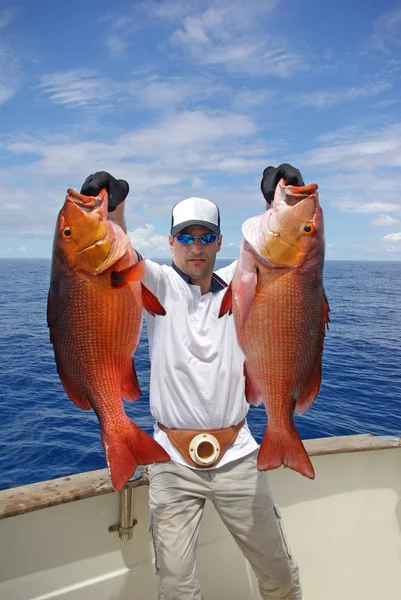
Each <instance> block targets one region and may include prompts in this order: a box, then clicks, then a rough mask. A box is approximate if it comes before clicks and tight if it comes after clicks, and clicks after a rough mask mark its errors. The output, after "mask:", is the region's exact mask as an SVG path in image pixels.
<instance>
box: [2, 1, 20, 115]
mask: <svg viewBox="0 0 401 600" xmlns="http://www.w3.org/2000/svg"><path fill="white" fill-rule="evenodd" d="M17 16H18V11H17V10H14V9H7V10H0V32H1V39H0V105H1V104H4V103H5V102H7V101H8V100H10V98H12V97H13V96H14V95H15V93H16V92H17V91H18V89H19V86H20V82H21V62H20V59H19V57H18V54H17V53H16V51H15V49H13V47H12V44H11V43H9V42H8V41H7V37H6V36H5V34H4V30H7V27H8V26H9V25H10V24H11V23H12V22H13V21H14V19H15V18H16V17H17Z"/></svg>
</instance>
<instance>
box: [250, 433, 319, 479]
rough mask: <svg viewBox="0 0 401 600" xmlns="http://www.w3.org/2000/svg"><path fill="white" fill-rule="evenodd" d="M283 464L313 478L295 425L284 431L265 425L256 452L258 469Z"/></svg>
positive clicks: (313, 472) (263, 469) (266, 469)
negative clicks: (265, 427)
mask: <svg viewBox="0 0 401 600" xmlns="http://www.w3.org/2000/svg"><path fill="white" fill-rule="evenodd" d="M281 465H285V466H286V467H289V468H290V469H293V470H294V471H298V473H301V475H305V477H309V479H314V478H315V471H314V468H313V465H312V463H311V461H310V458H309V456H308V454H307V452H306V450H305V447H304V445H303V443H302V440H301V438H300V437H299V434H298V432H297V430H296V428H295V426H293V427H291V428H288V429H287V430H285V431H282V430H279V429H273V428H272V427H271V426H270V427H269V426H267V429H266V431H265V435H264V437H263V441H262V444H261V446H260V448H259V454H258V469H259V471H268V470H269V469H276V468H277V467H280V466H281Z"/></svg>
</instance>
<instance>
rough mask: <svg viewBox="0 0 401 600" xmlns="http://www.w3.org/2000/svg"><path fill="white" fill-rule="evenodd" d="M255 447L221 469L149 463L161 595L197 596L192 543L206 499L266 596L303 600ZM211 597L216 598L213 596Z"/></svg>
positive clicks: (267, 599)
mask: <svg viewBox="0 0 401 600" xmlns="http://www.w3.org/2000/svg"><path fill="white" fill-rule="evenodd" d="M256 457H257V451H256V452H254V453H252V454H250V455H248V456H247V457H245V458H242V459H239V460H237V461H234V462H232V463H229V464H227V465H225V466H223V467H221V468H220V469H213V470H206V471H201V470H194V469H191V468H189V467H185V466H183V465H180V464H178V463H175V462H172V461H170V462H167V463H156V464H153V465H150V467H149V484H150V488H149V504H150V511H151V528H152V534H153V539H154V545H155V555H156V568H157V569H158V572H159V575H160V595H159V598H160V600H201V593H200V587H199V582H198V578H197V573H196V558H195V557H196V546H197V542H198V534H199V526H200V522H201V518H202V514H203V508H204V505H205V501H206V500H211V501H212V502H213V504H214V506H215V508H216V510H217V512H218V513H219V515H220V517H221V519H222V520H223V522H224V523H225V525H226V526H227V528H228V530H229V531H230V533H231V534H232V536H233V537H234V539H235V541H236V542H237V544H238V546H239V547H240V549H241V550H242V552H243V554H244V556H245V557H246V558H247V559H248V560H249V562H250V564H251V566H252V568H253V570H254V572H255V574H256V577H257V579H258V581H259V590H260V595H261V597H262V598H263V599H264V600H302V592H301V587H300V583H299V575H298V567H297V565H296V563H295V561H294V559H293V558H292V556H291V552H290V549H289V547H288V545H287V542H286V540H285V536H284V533H283V529H282V524H281V517H280V513H279V510H278V508H277V507H276V505H275V504H274V501H273V498H272V495H271V492H270V488H269V484H268V477H267V473H266V472H264V471H258V469H257V466H256ZM214 600H215V599H214Z"/></svg>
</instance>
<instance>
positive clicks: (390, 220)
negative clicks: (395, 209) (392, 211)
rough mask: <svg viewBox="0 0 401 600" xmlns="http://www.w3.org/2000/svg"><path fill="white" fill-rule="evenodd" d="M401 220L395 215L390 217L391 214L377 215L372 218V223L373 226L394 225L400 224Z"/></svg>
mask: <svg viewBox="0 0 401 600" xmlns="http://www.w3.org/2000/svg"><path fill="white" fill-rule="evenodd" d="M399 223H400V222H399V220H398V219H395V218H394V217H390V216H389V215H377V217H375V218H374V219H372V220H371V222H370V224H371V225H372V227H387V228H388V227H394V226H395V225H398V224H399Z"/></svg>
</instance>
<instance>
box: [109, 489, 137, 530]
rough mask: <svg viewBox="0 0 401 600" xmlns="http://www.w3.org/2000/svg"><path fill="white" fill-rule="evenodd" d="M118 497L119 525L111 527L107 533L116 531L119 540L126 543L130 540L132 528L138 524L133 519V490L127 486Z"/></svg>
mask: <svg viewBox="0 0 401 600" xmlns="http://www.w3.org/2000/svg"><path fill="white" fill-rule="evenodd" d="M118 495H119V499H120V523H119V524H118V525H111V526H110V527H109V531H110V532H114V531H118V536H119V538H120V540H124V541H128V540H130V539H132V536H133V534H134V527H135V525H136V524H137V523H138V521H137V520H136V519H135V518H134V488H133V487H128V486H127V487H125V488H124V489H123V490H121V492H119V494H118Z"/></svg>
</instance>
